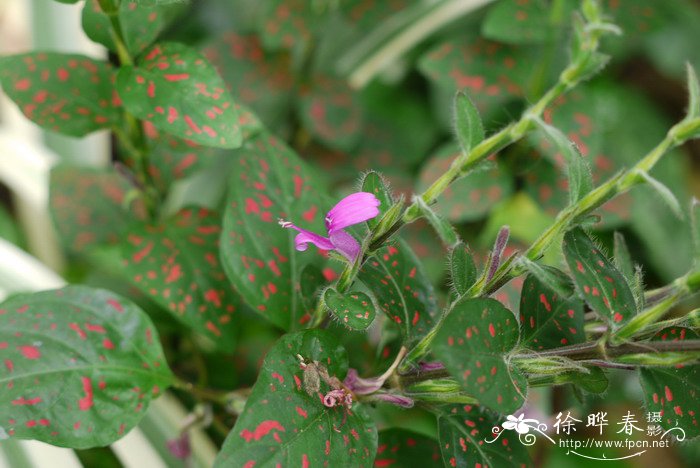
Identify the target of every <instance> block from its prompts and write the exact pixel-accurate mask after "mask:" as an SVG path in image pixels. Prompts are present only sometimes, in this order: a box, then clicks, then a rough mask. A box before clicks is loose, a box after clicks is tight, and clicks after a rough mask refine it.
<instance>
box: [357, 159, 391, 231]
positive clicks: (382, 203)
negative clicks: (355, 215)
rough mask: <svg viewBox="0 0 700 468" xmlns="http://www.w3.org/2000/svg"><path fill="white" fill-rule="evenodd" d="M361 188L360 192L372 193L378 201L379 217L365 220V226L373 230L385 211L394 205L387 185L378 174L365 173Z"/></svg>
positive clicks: (372, 172)
mask: <svg viewBox="0 0 700 468" xmlns="http://www.w3.org/2000/svg"><path fill="white" fill-rule="evenodd" d="M361 187H362V188H361V191H362V192H367V193H372V194H374V196H375V197H377V200H379V216H375V217H374V218H372V219H368V220H367V226H369V228H370V229H374V228H375V227H376V226H377V224H379V220H381V219H382V216H383V215H384V214H386V212H387V210H389V208H391V206H392V205H393V204H394V201H393V199H392V197H391V192H390V191H389V188H388V186H387V183H386V182H385V181H384V178H383V177H382V176H381V175H380V174H379V173H378V172H375V171H369V172H368V173H366V174H365V175H364V176H363V177H362V184H361Z"/></svg>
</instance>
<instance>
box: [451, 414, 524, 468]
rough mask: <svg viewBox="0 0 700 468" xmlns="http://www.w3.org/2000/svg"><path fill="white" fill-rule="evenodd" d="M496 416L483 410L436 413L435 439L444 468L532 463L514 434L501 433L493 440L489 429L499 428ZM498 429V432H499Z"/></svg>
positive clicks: (507, 465) (508, 465)
mask: <svg viewBox="0 0 700 468" xmlns="http://www.w3.org/2000/svg"><path fill="white" fill-rule="evenodd" d="M499 419H500V418H499V416H498V413H495V412H493V411H490V410H489V409H487V408H485V407H483V406H476V405H466V406H462V405H451V406H445V407H443V408H441V409H440V415H439V417H438V434H439V435H438V437H439V441H440V450H441V451H442V462H443V464H444V466H446V467H448V466H449V467H456V468H472V467H475V466H483V467H487V466H488V467H498V468H501V467H527V466H532V461H531V460H530V457H529V455H528V453H527V449H526V448H525V446H524V445H523V444H522V443H521V442H520V441H519V440H518V436H517V432H515V431H503V432H502V433H501V436H500V437H499V438H498V440H497V441H495V442H493V443H485V441H488V440H493V438H494V435H493V432H492V428H494V427H498V426H499V422H500V421H499ZM499 429H500V428H499Z"/></svg>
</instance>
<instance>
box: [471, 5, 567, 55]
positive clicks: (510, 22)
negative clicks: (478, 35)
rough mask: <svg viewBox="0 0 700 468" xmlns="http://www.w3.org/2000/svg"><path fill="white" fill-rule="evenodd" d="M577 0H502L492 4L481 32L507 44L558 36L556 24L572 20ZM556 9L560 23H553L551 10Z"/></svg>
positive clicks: (541, 40)
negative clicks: (553, 1)
mask: <svg viewBox="0 0 700 468" xmlns="http://www.w3.org/2000/svg"><path fill="white" fill-rule="evenodd" d="M576 3H577V2H574V1H569V0H567V1H564V2H560V3H559V4H558V5H559V6H558V7H554V6H552V5H551V3H549V2H542V1H539V0H503V1H500V2H497V3H495V4H494V5H493V7H491V9H490V10H489V12H488V14H487V15H486V18H484V23H483V25H482V27H481V32H482V34H483V35H484V37H487V38H488V39H492V40H494V41H499V42H505V43H508V44H514V45H520V44H538V43H542V42H546V41H548V40H553V39H556V38H557V37H559V36H558V34H555V33H556V29H555V28H556V27H558V26H561V24H562V23H563V24H569V18H570V17H571V13H572V11H573V9H574V8H575V7H576ZM553 8H560V11H557V12H556V15H557V18H559V23H556V24H555V23H553V21H552V15H553V12H552V11H551V10H552V9H553Z"/></svg>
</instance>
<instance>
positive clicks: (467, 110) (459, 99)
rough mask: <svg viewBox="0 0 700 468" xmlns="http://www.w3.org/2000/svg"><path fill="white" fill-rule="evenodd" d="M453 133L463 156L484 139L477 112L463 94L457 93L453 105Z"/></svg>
mask: <svg viewBox="0 0 700 468" xmlns="http://www.w3.org/2000/svg"><path fill="white" fill-rule="evenodd" d="M454 114H455V115H454V119H455V133H456V134H457V140H458V141H459V146H461V147H462V152H463V153H464V154H469V152H470V151H471V150H472V148H474V147H475V146H476V145H478V144H479V143H481V141H482V140H483V139H484V126H483V124H482V123H481V116H480V115H479V110H478V109H477V108H476V106H475V105H474V103H472V101H471V100H470V99H469V96H467V95H466V94H465V93H462V92H458V93H457V95H456V96H455V103H454Z"/></svg>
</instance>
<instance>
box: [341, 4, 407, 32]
mask: <svg viewBox="0 0 700 468" xmlns="http://www.w3.org/2000/svg"><path fill="white" fill-rule="evenodd" d="M412 3H413V2H412V0H392V1H390V2H377V1H374V0H348V1H344V2H340V3H339V5H338V7H339V11H340V13H341V14H342V15H343V16H344V17H345V19H346V20H348V21H349V22H350V23H352V24H353V25H354V26H355V27H357V28H358V29H359V30H361V31H363V32H365V34H366V31H370V30H372V29H373V28H374V27H375V26H377V25H379V24H380V23H381V22H382V21H385V20H386V19H388V18H390V17H391V16H392V15H395V14H397V13H399V12H400V11H402V10H403V9H405V8H406V7H408V6H410V5H411V4H412Z"/></svg>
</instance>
